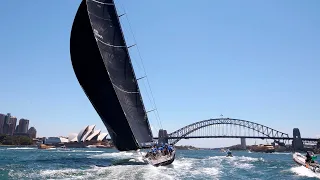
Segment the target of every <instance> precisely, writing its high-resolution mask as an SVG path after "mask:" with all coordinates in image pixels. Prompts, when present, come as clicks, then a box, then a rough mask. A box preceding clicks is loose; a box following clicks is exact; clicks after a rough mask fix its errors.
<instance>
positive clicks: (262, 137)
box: [153, 136, 319, 141]
mask: <svg viewBox="0 0 320 180" xmlns="http://www.w3.org/2000/svg"><path fill="white" fill-rule="evenodd" d="M203 138H246V139H275V140H280V139H281V140H293V138H292V137H281V138H280V137H264V136H187V137H168V139H203ZM153 139H158V137H153ZM301 140H302V141H318V140H319V139H318V138H301Z"/></svg>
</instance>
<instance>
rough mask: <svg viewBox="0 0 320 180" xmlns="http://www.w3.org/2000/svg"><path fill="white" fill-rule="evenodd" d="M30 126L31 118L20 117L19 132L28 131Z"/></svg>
mask: <svg viewBox="0 0 320 180" xmlns="http://www.w3.org/2000/svg"><path fill="white" fill-rule="evenodd" d="M28 128H29V120H27V119H23V118H22V119H20V120H19V125H18V132H19V133H28Z"/></svg>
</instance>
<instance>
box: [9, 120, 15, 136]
mask: <svg viewBox="0 0 320 180" xmlns="http://www.w3.org/2000/svg"><path fill="white" fill-rule="evenodd" d="M16 125H17V118H16V117H14V116H11V117H10V122H9V131H8V134H9V135H11V136H12V135H13V133H14V131H15V130H16Z"/></svg>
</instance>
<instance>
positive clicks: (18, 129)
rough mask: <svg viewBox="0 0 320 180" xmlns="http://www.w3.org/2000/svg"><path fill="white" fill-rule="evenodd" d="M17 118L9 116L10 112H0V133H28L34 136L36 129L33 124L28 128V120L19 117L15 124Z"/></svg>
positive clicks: (10, 134)
mask: <svg viewBox="0 0 320 180" xmlns="http://www.w3.org/2000/svg"><path fill="white" fill-rule="evenodd" d="M17 120H18V118H17V117H15V116H11V113H7V114H2V113H0V134H4V135H9V136H13V135H28V136H30V137H32V138H36V134H37V130H36V129H35V127H34V126H31V127H30V128H29V122H30V121H29V120H28V119H25V118H21V119H20V120H19V123H18V124H17Z"/></svg>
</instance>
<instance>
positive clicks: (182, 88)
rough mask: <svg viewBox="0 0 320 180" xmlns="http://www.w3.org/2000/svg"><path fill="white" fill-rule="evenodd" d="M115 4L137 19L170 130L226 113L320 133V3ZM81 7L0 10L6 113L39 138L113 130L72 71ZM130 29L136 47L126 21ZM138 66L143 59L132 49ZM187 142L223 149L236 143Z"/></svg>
mask: <svg viewBox="0 0 320 180" xmlns="http://www.w3.org/2000/svg"><path fill="white" fill-rule="evenodd" d="M116 3H117V7H118V9H119V11H120V12H119V14H120V13H121V12H123V6H124V8H125V9H126V11H127V13H128V15H129V19H130V24H131V26H132V29H133V31H134V34H135V37H136V39H137V42H138V45H139V48H140V52H141V55H142V57H143V62H144V65H145V67H146V71H147V73H148V77H149V81H150V83H151V87H152V91H153V94H154V97H155V99H156V103H157V107H158V110H159V113H160V117H161V121H162V124H163V127H164V128H165V129H167V130H168V131H169V132H171V131H174V130H176V129H178V128H180V127H182V126H185V125H188V124H190V123H193V122H196V121H199V120H204V119H209V118H216V117H219V115H220V114H223V115H224V116H225V117H230V118H240V119H245V120H250V121H254V122H257V123H261V124H264V125H266V126H269V127H272V128H275V129H277V130H280V131H284V132H288V133H289V134H292V129H293V128H294V127H299V128H300V131H301V133H302V136H307V137H314V136H316V135H318V134H320V131H319V125H320V124H319V119H320V115H319V113H320V105H319V102H320V95H319V92H320V79H319V78H320V72H319V68H320V60H319V59H320V19H319V17H320V11H319V9H320V1H317V0H309V1H308V2H306V1H302V0H300V1H297V0H293V1H289V0H283V1H276V0H273V1H254V0H250V1H249V0H246V1H213V0H201V1H197V3H196V2H195V1H183V2H182V1H175V2H173V1H170V0H164V1H161V2H160V1H159V2H156V1H150V0H139V1H125V0H117V1H116ZM79 4H80V1H79V0H69V1H64V0H57V1H41V0H37V1H32V2H27V1H10V0H6V1H3V2H2V4H1V6H0V22H1V28H0V67H1V75H0V82H1V88H0V102H1V103H0V112H2V113H7V112H11V113H12V115H14V116H17V117H18V118H27V119H30V121H31V122H30V125H31V126H35V127H36V129H37V130H38V135H39V136H57V135H68V134H69V133H71V132H78V131H79V130H80V129H81V128H82V127H84V126H85V125H88V124H96V125H97V128H100V129H102V130H103V131H105V132H106V129H105V127H104V125H103V124H102V122H101V120H100V118H99V117H98V115H97V114H96V112H95V110H94V109H93V107H92V105H91V104H90V102H89V100H88V99H87V97H86V96H85V94H84V92H83V91H82V89H81V87H80V85H79V83H78V81H77V79H76V77H75V74H74V71H73V69H72V66H71V61H70V54H69V38H70V30H71V25H72V22H73V19H74V16H75V13H76V10H77V8H78V6H79ZM122 5H123V6H122ZM123 20H125V18H124V19H123ZM123 28H124V29H125V34H126V37H127V39H128V44H129V45H130V44H132V43H133V42H132V35H131V34H130V33H129V32H130V31H129V27H128V22H127V21H123ZM132 58H133V59H136V60H138V58H137V55H136V51H135V50H134V49H133V50H132ZM136 73H137V74H138V76H139V75H142V70H141V69H139V68H136ZM142 88H143V87H142ZM144 95H145V94H144ZM145 102H146V106H147V109H149V110H150V109H152V107H151V106H150V104H149V103H147V102H148V100H147V99H146V98H145ZM150 120H151V123H152V125H153V126H154V127H158V126H157V123H156V121H155V118H154V116H150ZM233 142H235V143H239V142H240V140H235V141H232V143H233ZM183 143H186V144H193V145H198V146H203V147H208V146H212V147H216V146H219V145H224V144H226V143H227V144H228V143H229V144H230V143H231V140H223V142H222V141H221V140H220V141H218V140H201V141H195V140H185V141H183ZM232 143H231V144H232Z"/></svg>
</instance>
